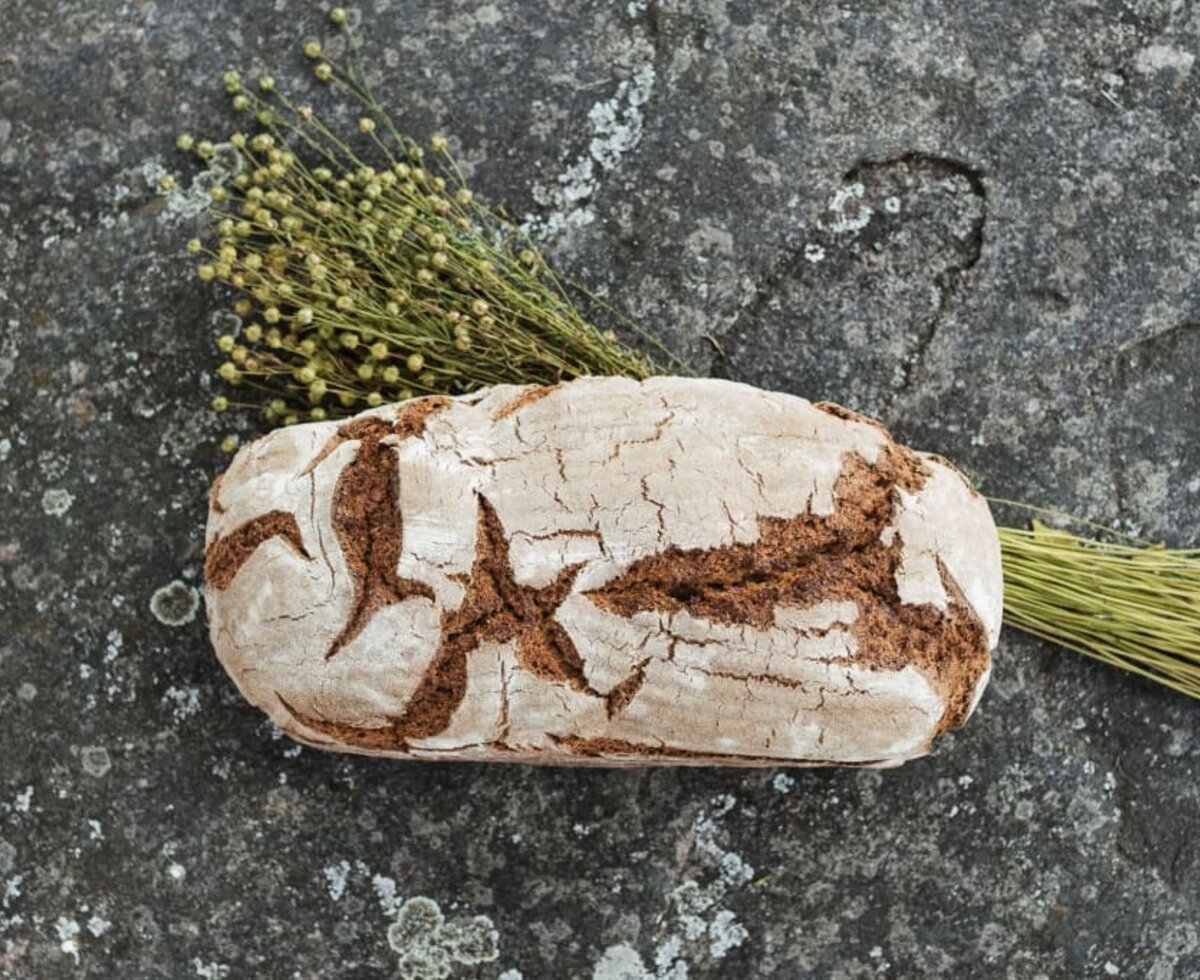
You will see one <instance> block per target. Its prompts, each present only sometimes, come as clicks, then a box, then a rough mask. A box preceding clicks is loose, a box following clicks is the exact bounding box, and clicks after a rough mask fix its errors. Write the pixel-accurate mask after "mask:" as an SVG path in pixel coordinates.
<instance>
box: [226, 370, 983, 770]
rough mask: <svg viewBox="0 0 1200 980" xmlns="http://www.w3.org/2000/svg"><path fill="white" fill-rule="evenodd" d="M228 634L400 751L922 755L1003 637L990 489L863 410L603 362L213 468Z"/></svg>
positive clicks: (575, 761)
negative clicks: (623, 372) (582, 372)
mask: <svg viewBox="0 0 1200 980" xmlns="http://www.w3.org/2000/svg"><path fill="white" fill-rule="evenodd" d="M205 579H206V587H205V597H206V601H207V608H208V615H209V622H210V630H211V635H212V640H213V645H214V647H215V648H216V651H217V654H218V656H219V658H220V659H221V662H222V663H223V664H224V666H225V668H226V669H227V670H228V672H229V674H230V676H231V677H232V678H233V679H234V681H235V682H236V683H237V685H238V687H239V688H240V689H241V691H242V693H243V694H244V695H245V696H246V698H247V699H248V700H249V701H251V702H252V703H253V704H255V705H257V706H258V707H260V708H261V709H262V710H264V711H266V712H267V713H268V714H269V715H270V716H271V718H272V719H273V720H274V721H275V722H276V724H278V725H279V727H280V728H282V729H283V730H284V731H285V732H287V733H288V734H289V735H291V736H292V737H293V738H296V739H298V740H299V741H302V742H304V743H306V744H310V745H315V746H318V747H321V748H326V749H334V750H341V751H349V752H360V753H367V754H376V755H387V756H394V757H397V758H405V759H443V760H450V759H462V760H494V761H504V762H524V763H541V764H547V763H549V764H566V765H604V766H648V765H739V766H755V765H770V766H779V765H835V764H836V765H869V766H890V765H897V764H899V763H901V762H903V761H905V760H906V759H909V758H913V757H915V756H919V755H923V754H925V753H926V752H928V751H929V748H930V746H931V743H932V741H933V739H934V738H935V737H936V736H937V735H939V734H941V733H942V732H943V731H946V730H947V729H950V728H957V727H959V726H961V725H962V724H963V723H964V722H965V721H966V719H967V717H968V716H969V715H970V714H971V712H972V711H973V710H974V708H975V705H976V704H977V703H978V700H979V697H980V695H981V694H982V691H983V688H984V685H985V684H986V682H987V678H988V673H989V670H990V651H991V650H992V649H994V647H995V645H996V641H997V637H998V634H999V629H1000V618H1001V603H1002V581H1001V570H1000V549H999V541H998V538H997V535H996V530H995V526H994V524H993V522H992V518H991V514H990V513H989V511H988V507H987V504H986V501H984V499H983V498H982V497H981V496H979V495H978V494H977V493H975V492H974V491H973V490H972V489H971V488H970V487H969V486H968V485H967V483H966V481H965V480H964V479H963V478H962V476H961V475H960V474H959V473H958V472H957V471H956V470H954V469H953V468H952V467H951V466H949V465H948V464H946V463H945V462H944V461H942V460H940V458H938V457H934V456H931V455H927V454H922V453H917V452H914V451H913V450H910V449H907V448H906V447H904V446H901V445H898V444H897V443H895V442H894V441H893V440H892V438H891V437H890V435H889V434H888V433H887V431H886V430H885V429H884V428H883V427H882V426H881V425H879V423H877V422H874V421H873V420H870V419H866V418H864V417H862V416H858V415H856V414H854V413H852V412H849V411H847V410H846V409H843V408H840V407H839V406H835V405H830V404H827V403H821V404H815V405H814V404H812V403H810V402H807V401H805V400H804V399H801V398H797V397H794V396H791V395H785V394H779V393H772V392H765V391H761V390H759V389H756V388H752V387H749V386H747V385H741V384H737V383H734V382H729V381H720V380H711V379H685V378H654V379H650V380H648V381H643V382H637V381H632V380H627V379H618V378H585V379H580V380H577V381H572V382H570V383H566V384H562V385H556V386H553V387H546V388H541V387H536V386H527V387H514V386H502V387H497V388H491V389H487V390H484V391H482V392H477V393H475V394H473V395H470V396H464V397H461V398H453V399H451V398H424V399H416V400H413V401H409V402H405V403H402V404H400V405H395V406H386V407H384V408H380V409H373V410H371V411H369V412H365V413H363V414H362V415H359V416H357V417H355V418H354V419H352V420H349V421H343V422H323V423H314V424H311V425H303V426H294V427H291V428H287V429H281V430H277V431H275V432H273V433H271V434H269V435H267V436H265V437H263V438H262V439H259V440H258V441H256V442H254V443H251V444H249V445H247V446H245V447H243V448H242V449H241V451H240V452H239V453H238V454H237V456H236V457H235V458H234V460H233V462H232V464H231V465H230V467H229V469H228V471H227V472H226V473H224V474H223V475H222V476H221V477H220V478H218V481H217V482H216V483H214V487H213V492H212V495H211V501H210V510H209V520H208V531H207V539H206V568H205Z"/></svg>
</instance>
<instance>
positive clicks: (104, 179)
mask: <svg viewBox="0 0 1200 980" xmlns="http://www.w3.org/2000/svg"><path fill="white" fill-rule="evenodd" d="M363 24H364V26H365V27H366V30H365V31H364V33H365V35H366V48H367V52H368V55H369V57H370V58H371V60H372V63H373V65H374V68H373V72H372V77H373V79H374V81H375V82H376V83H377V85H378V88H379V90H380V91H381V92H382V93H384V96H385V100H386V102H387V103H388V104H389V105H390V106H391V107H392V108H393V109H394V110H395V112H396V114H397V115H398V116H399V117H400V118H401V119H402V120H403V121H404V123H405V124H406V125H407V126H408V127H409V128H410V129H411V130H412V131H414V132H417V133H427V132H430V131H432V130H433V129H435V128H438V129H444V130H445V131H446V132H449V133H451V134H453V137H454V141H455V146H456V147H457V149H458V150H459V152H460V154H461V157H462V158H463V160H464V161H465V162H466V164H467V165H468V167H469V170H470V172H471V174H472V180H473V183H474V185H475V187H476V189H477V191H478V192H479V193H480V194H481V195H483V196H485V197H487V198H488V199H489V200H490V201H492V202H494V203H498V204H503V205H504V206H506V207H507V208H508V209H509V210H510V211H511V212H512V213H513V214H515V215H518V216H529V218H530V219H531V223H532V225H533V227H535V229H536V230H537V233H538V234H539V235H541V236H542V237H543V239H544V241H545V243H546V245H547V247H548V248H549V250H550V251H551V253H552V254H553V255H554V257H555V258H556V259H557V261H558V262H559V263H560V265H561V266H563V267H565V268H566V269H567V270H569V271H570V272H571V273H573V274H575V275H577V276H578V277H579V278H581V279H582V280H583V281H585V282H586V283H588V284H590V285H591V286H592V287H593V288H596V289H598V290H600V291H602V292H605V293H606V294H607V295H609V296H610V297H611V298H612V299H613V300H614V301H615V302H617V303H618V304H620V305H621V306H622V307H623V308H625V309H626V310H628V311H629V312H630V313H631V314H632V315H633V316H635V317H636V318H637V319H638V320H640V321H641V322H642V323H644V324H645V325H646V327H647V328H648V329H650V330H652V331H654V332H656V333H658V334H659V335H661V336H662V337H663V338H665V339H666V340H667V342H668V343H669V344H671V345H672V346H673V347H674V348H675V349H677V350H679V351H680V352H682V353H684V354H686V355H687V356H688V357H690V358H692V359H693V361H694V363H695V365H696V367H697V368H698V369H699V370H711V371H713V372H716V373H720V374H724V375H728V376H731V377H737V378H740V379H744V380H747V381H752V382H757V383H759V384H763V385H770V386H774V387H778V388H782V389H785V390H789V391H794V392H798V393H801V394H804V395H808V396H813V397H822V398H834V399H837V400H840V401H843V402H845V403H846V404H848V405H850V406H852V407H853V408H856V409H859V410H861V411H864V412H868V413H871V414H877V415H879V416H881V417H882V418H884V419H885V420H886V421H887V422H888V423H889V424H890V425H891V426H892V427H893V429H894V430H895V431H896V432H897V434H898V435H899V436H901V437H902V438H904V439H905V440H907V441H910V442H911V443H914V444H916V445H918V446H921V447H924V448H929V449H936V450H938V451H940V452H942V453H944V454H946V455H947V456H950V457H951V458H953V459H955V460H956V461H958V462H959V463H960V464H961V465H962V466H963V467H965V468H966V469H967V470H969V471H970V472H971V473H972V474H975V475H976V476H977V477H978V478H979V479H981V480H982V481H983V483H984V486H985V488H986V489H987V490H988V491H990V492H992V493H995V494H1000V495H1007V496H1019V497H1023V498H1025V499H1029V500H1033V501H1037V502H1041V503H1045V504H1049V505H1052V506H1058V507H1062V508H1067V509H1070V510H1072V511H1075V512H1077V513H1079V514H1083V515H1087V516H1091V517H1094V518H1097V519H1100V520H1104V521H1109V522H1117V523H1119V524H1121V525H1122V526H1128V527H1132V528H1139V529H1141V530H1142V531H1144V532H1145V533H1146V534H1148V535H1150V536H1154V537H1161V538H1164V539H1166V540H1168V541H1170V542H1172V543H1175V544H1185V543H1189V542H1195V541H1197V539H1198V535H1197V524H1198V518H1200V475H1198V474H1200V439H1198V438H1197V435H1196V426H1197V418H1198V417H1200V416H1198V411H1200V395H1198V393H1197V389H1198V387H1200V386H1198V384H1197V380H1196V374H1197V369H1198V368H1200V330H1198V329H1197V325H1198V324H1200V293H1198V291H1197V287H1196V273H1197V267H1198V265H1200V235H1198V228H1197V213H1198V211H1200V180H1198V174H1197V169H1196V161H1197V158H1198V153H1200V134H1198V131H1197V122H1196V120H1197V112H1198V110H1200V88H1198V85H1200V66H1197V65H1196V63H1195V61H1196V58H1195V56H1196V53H1197V42H1198V41H1200V8H1198V6H1197V5H1196V4H1194V3H1190V2H1183V0H1176V2H1171V0H1092V2H1070V0H1019V2H1018V0H1012V2H1004V3H990V4H970V3H964V4H937V3H930V2H921V0H896V2H888V0H854V2H849V0H848V2H842V3H837V4H833V3H804V2H799V0H794V2H792V0H789V2H780V3H775V2H773V3H754V2H728V3H724V2H721V0H708V2H704V3H697V4H690V3H684V2H679V0H673V2H663V3H655V2H649V3H647V2H645V0H634V2H632V3H624V2H623V3H615V4H597V3H587V4H582V3H570V2H567V0H557V2H549V3H546V2H537V3H533V2H528V3H519V2H516V0H494V2H462V3H438V4H428V5H426V4H421V3H417V2H402V0H392V2H384V0H378V2H376V3H374V4H371V3H368V4H367V5H366V7H365V9H364V11H363ZM324 30H325V28H324V24H323V20H322V15H321V13H320V11H319V10H317V9H316V8H315V7H314V6H313V5H312V4H310V3H308V2H302V0H276V2H274V3H265V2H260V3H240V2H235V0H188V2H186V3H184V2H162V3H154V2H130V3H126V2H117V0H24V2H21V3H15V2H13V3H5V4H4V5H3V31H2V33H0V229H2V233H0V682H2V684H0V737H2V741H0V752H2V757H0V974H3V975H5V976H13V977H65V976H86V977H105V978H107V977H130V978H134V977H136V978H141V977H168V978H182V977H200V978H209V980H212V978H223V977H230V978H240V977H252V978H259V977H265V978H274V977H280V978H292V977H297V978H309V977H321V978H323V977H362V978H365V977H391V976H395V975H397V971H398V966H397V961H398V958H399V955H400V954H398V953H397V952H394V951H393V950H391V949H389V946H388V941H387V927H388V925H389V923H390V922H391V921H392V920H393V918H394V913H395V910H396V908H397V906H398V904H399V903H400V902H402V901H404V900H406V899H410V898H413V897H414V896H426V897H428V898H429V899H432V900H433V901H434V902H436V903H438V905H439V906H440V908H441V909H442V911H443V913H444V914H445V916H446V917H447V919H448V920H450V921H452V922H454V921H458V920H462V921H466V920H468V919H470V918H472V917H475V916H486V917H487V919H489V920H490V922H491V926H490V927H489V926H487V923H483V924H482V925H483V926H485V927H487V928H494V930H495V933H496V944H495V945H496V952H497V954H498V955H497V958H496V959H495V960H494V961H492V962H489V963H486V964H483V965H475V966H470V965H462V964H459V963H454V962H451V960H452V956H451V954H452V952H453V950H452V946H453V943H452V940H453V931H452V930H447V929H442V930H440V931H438V930H436V929H433V928H432V927H429V928H425V929H424V931H421V930H415V932H416V935H415V936H412V937H409V939H407V940H405V942H407V943H408V945H407V946H406V947H405V949H406V952H407V955H408V957H409V960H408V964H409V966H410V967H415V966H418V965H419V964H421V963H424V964H426V968H427V969H433V974H430V975H434V974H436V973H437V972H438V971H437V970H436V969H434V967H436V966H437V964H438V963H441V964H442V965H443V966H445V967H446V968H448V969H452V970H453V976H456V977H488V978H491V977H499V976H502V977H504V978H505V980H516V978H517V977H524V978H526V980H530V978H542V977H549V978H561V977H584V978H589V977H596V978H602V980H613V978H636V980H645V978H647V977H654V978H668V977H669V978H672V980H681V978H683V977H691V978H701V977H703V978H712V977H749V976H776V977H808V976H812V977H867V976H889V977H934V976H937V977H941V976H947V977H949V976H954V977H960V976H972V977H975V976H978V977H1014V978H1030V977H1108V976H1126V977H1152V978H1155V980H1166V978H1170V977H1178V978H1187V977H1194V976H1196V975H1197V974H1198V973H1200V939H1198V934H1197V915H1198V909H1197V894H1198V888H1200V843H1198V838H1197V830H1196V827H1197V820H1196V816H1197V803H1198V802H1200V780H1198V779H1197V760H1198V759H1200V708H1198V706H1197V705H1196V704H1194V703H1191V702H1188V701H1186V700H1184V699H1183V698H1180V697H1177V696H1174V695H1172V694H1169V693H1167V692H1166V691H1162V690H1158V689H1153V688H1151V687H1149V686H1147V685H1145V684H1143V683H1141V682H1138V681H1136V680H1134V679H1131V678H1128V677H1125V676H1122V675H1120V674H1118V673H1115V672H1113V671H1110V670H1108V669H1106V668H1104V667H1101V666H1098V665H1094V664H1092V663H1090V662H1087V661H1085V660H1084V659H1082V658H1080V657H1078V656H1075V655H1072V654H1063V653H1061V652H1058V651H1056V650H1054V649H1052V648H1050V647H1048V646H1046V645H1043V644H1040V643H1037V642H1033V641H1031V640H1029V639H1026V638H1024V637H1022V636H1019V635H1017V634H1015V633H1010V634H1008V635H1006V636H1005V638H1004V640H1003V642H1002V644H1001V647H1000V650H999V653H998V655H997V657H996V670H995V678H994V681H993V683H992V686H991V689H990V690H989V692H988V695H987V697H986V699H985V700H984V702H983V705H982V707H981V709H980V711H979V713H978V715H977V716H976V717H975V719H974V720H973V721H972V722H971V724H970V725H969V726H968V727H967V728H966V729H965V730H964V731H963V732H961V733H958V734H956V735H953V736H951V737H948V738H946V739H945V740H943V741H942V742H941V743H940V745H939V747H938V751H937V753H936V755H935V756H933V757H932V758H929V759H927V760H923V761H920V762H917V763H914V764H910V765H908V766H906V767H905V768H904V769H902V770H900V771H895V772H888V773H877V772H868V771H818V772H804V771H796V772H793V773H791V774H790V775H782V774H780V773H777V772H758V773H750V774H746V773H741V772H722V771H683V772H672V771H662V772H571V771H549V770H539V771H534V770H528V769H521V768H487V767H480V766H459V767H452V766H440V765H425V766H420V767H416V766H413V767H408V766H404V765H398V764H389V763H386V762H371V761H366V760H361V759H353V758H338V757H335V756H328V755H321V754H318V753H316V752H313V751H309V750H304V751H297V750H296V749H295V748H293V747H292V746H290V744H289V743H288V742H287V741H285V740H281V739H279V738H276V737H275V735H274V734H273V733H272V732H271V731H269V730H268V728H267V727H266V726H265V725H264V724H263V722H262V720H261V719H260V717H259V716H258V714H257V713H256V712H254V711H253V710H251V709H249V708H248V707H247V706H246V705H244V704H243V703H242V702H241V701H240V700H239V698H238V697H237V696H236V694H235V692H234V691H233V688H232V686H231V684H230V683H229V682H228V680H227V679H226V677H225V676H224V674H223V673H222V671H221V670H220V668H219V666H218V665H217V663H216V662H215V660H214V658H213V656H212V654H211V652H210V650H209V647H208V643H207V641H206V638H205V630H204V625H203V615H202V613H201V614H200V615H198V616H196V617H195V618H193V619H192V620H191V621H190V622H188V623H186V624H185V625H183V626H179V627H172V626H169V625H167V624H166V623H164V622H162V621H161V619H160V617H165V618H167V619H170V618H172V616H174V617H176V618H186V616H187V614H188V612H189V610H188V608H187V606H188V603H187V601H186V600H187V598H188V596H189V594H190V593H188V592H187V590H186V589H185V588H184V587H183V586H177V587H176V590H175V592H174V593H171V594H169V595H168V596H167V600H166V601H162V602H160V603H159V604H157V605H156V607H155V609H156V610H157V613H158V615H155V613H153V612H152V610H151V596H152V595H153V594H154V593H155V591H156V590H157V589H159V588H161V587H162V586H165V585H167V584H168V583H171V582H172V581H174V580H182V582H184V583H190V584H193V585H194V584H196V583H197V582H198V575H199V572H200V567H201V532H202V523H203V519H204V513H205V493H206V489H207V485H208V481H209V479H210V478H211V476H212V475H213V474H214V473H215V472H216V471H217V470H218V469H219V468H220V467H221V465H222V461H223V457H222V456H221V455H220V454H219V452H217V450H216V448H215V446H216V444H217V442H218V441H219V440H220V438H221V437H222V436H223V435H224V434H226V432H227V431H229V429H228V426H229V425H230V424H232V420H230V419H228V418H224V419H218V418H216V417H214V416H213V415H212V414H211V413H210V412H209V411H208V410H207V403H208V399H209V397H210V391H209V383H208V381H207V380H206V377H207V373H208V372H209V371H210V370H211V369H212V368H213V367H214V365H215V363H216V356H215V351H214V349H213V348H212V335H213V333H214V329H215V326H214V314H215V313H216V312H217V311H218V310H219V308H220V305H221V304H222V303H223V301H222V300H220V299H219V298H218V297H217V296H216V294H215V293H214V291H213V290H211V289H210V288H207V287H205V286H203V285H202V284H201V283H199V282H198V281H196V279H195V278H194V277H193V276H192V275H191V270H190V265H191V264H190V263H189V261H187V259H186V257H185V256H184V255H183V253H182V248H181V246H182V243H183V241H184V240H185V239H186V238H187V237H188V236H189V235H190V234H191V233H192V230H193V224H194V222H192V221H190V220H189V219H188V218H187V217H186V216H184V215H183V214H182V213H181V208H180V206H179V205H180V201H179V199H178V196H175V197H172V198H171V199H164V198H163V197H162V196H159V195H158V194H156V192H155V190H154V188H153V177H154V176H155V175H156V174H157V173H158V172H159V170H160V168H161V167H163V166H165V167H167V168H168V169H172V170H179V171H180V172H181V173H182V174H183V183H184V186H186V185H187V183H188V180H189V179H190V174H191V173H192V170H191V165H190V163H189V162H188V161H185V160H182V159H180V158H179V156H178V155H177V154H175V153H174V152H173V151H172V150H171V145H172V143H173V140H174V136H175V134H176V132H177V131H179V130H181V129H185V128H186V129H191V130H193V131H206V132H210V133H215V134H217V135H218V136H219V135H222V134H223V133H224V132H226V131H227V127H229V126H230V119H229V116H228V115H227V113H226V110H225V108H224V98H223V96H221V95H220V94H219V92H218V88H219V86H218V85H217V84H216V81H215V80H216V77H217V75H218V73H219V72H220V70H222V69H224V68H226V67H231V66H232V67H238V68H240V69H242V70H243V71H244V72H245V73H246V74H247V75H249V76H253V74H254V73H255V72H258V71H263V70H266V69H268V68H269V69H271V70H272V71H273V72H274V74H275V75H276V77H277V78H278V79H279V80H280V83H281V84H283V85H286V86H288V87H289V88H304V87H306V85H307V82H306V72H307V66H306V65H305V63H304V61H303V59H302V58H301V56H300V55H299V54H298V52H297V50H296V49H297V45H298V43H299V42H300V41H302V40H303V39H304V38H306V37H308V36H311V35H313V34H316V33H322V32H324ZM718 350H719V351H722V352H723V355H718V354H717V351H718ZM241 425H242V428H241V430H240V431H241V433H242V435H248V434H250V433H251V432H252V431H253V427H254V425H255V420H253V419H249V418H248V419H245V420H243V422H242V423H241ZM181 598H182V599H183V600H184V601H183V602H180V601H179V600H180V599H181ZM426 907H427V908H428V906H426ZM485 931H486V929H485ZM401 938H403V937H401ZM399 945H401V946H404V943H403V942H401V943H399ZM485 945H486V944H485ZM410 973H411V970H410Z"/></svg>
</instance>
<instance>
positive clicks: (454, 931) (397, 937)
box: [387, 895, 500, 980]
mask: <svg viewBox="0 0 1200 980" xmlns="http://www.w3.org/2000/svg"><path fill="white" fill-rule="evenodd" d="M387 940H388V945H389V946H390V947H391V948H392V950H393V951H394V952H395V953H397V954H398V955H399V957H400V961H399V969H400V977H401V980H443V978H445V977H449V976H450V975H451V974H452V973H453V972H454V967H455V966H456V965H462V966H477V965H479V964H480V963H492V962H495V960H496V959H497V958H498V957H499V955H500V951H499V934H498V933H497V932H496V928H495V926H494V925H493V924H492V920H491V919H489V918H488V917H487V916H486V915H476V916H472V917H465V916H464V917H461V918H456V919H452V920H447V919H446V917H445V915H444V914H443V913H442V909H441V906H439V905H438V903H437V902H435V901H434V900H433V899H431V898H426V897H425V896H423V895H417V896H414V897H413V898H410V899H408V900H407V901H406V902H405V903H404V904H403V905H401V906H400V908H399V910H398V911H397V913H396V921H395V922H393V923H392V924H391V926H389V927H388V931H387Z"/></svg>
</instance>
